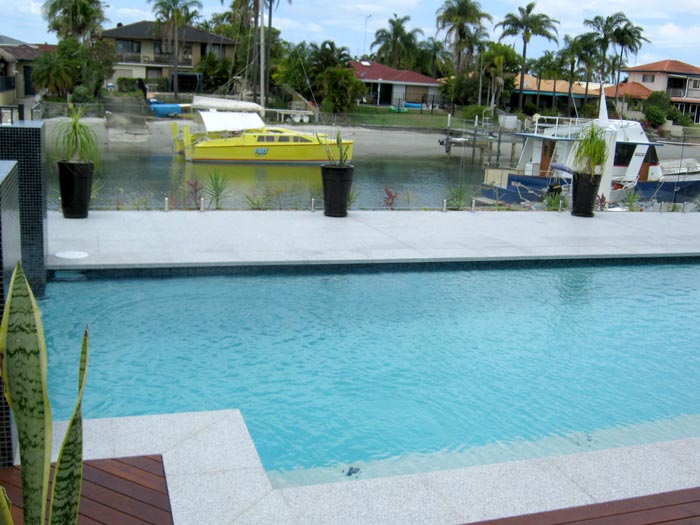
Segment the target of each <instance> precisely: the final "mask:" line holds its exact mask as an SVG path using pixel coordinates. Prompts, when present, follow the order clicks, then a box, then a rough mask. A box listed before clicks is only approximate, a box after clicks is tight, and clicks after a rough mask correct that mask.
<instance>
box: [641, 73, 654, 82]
mask: <svg viewBox="0 0 700 525" xmlns="http://www.w3.org/2000/svg"><path fill="white" fill-rule="evenodd" d="M642 82H649V83H652V82H654V75H650V74H646V75H642Z"/></svg>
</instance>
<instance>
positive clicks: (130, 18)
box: [107, 7, 153, 24]
mask: <svg viewBox="0 0 700 525" xmlns="http://www.w3.org/2000/svg"><path fill="white" fill-rule="evenodd" d="M112 11H113V13H114V14H111V13H109V12H108V13H107V16H108V17H109V18H110V19H111V20H112V21H113V22H114V23H115V24H116V23H117V22H122V23H124V21H127V22H129V23H130V22H138V21H141V20H152V19H153V12H152V11H145V10H143V9H133V8H130V7H120V8H118V9H113V10H112Z"/></svg>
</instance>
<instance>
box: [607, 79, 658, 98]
mask: <svg viewBox="0 0 700 525" xmlns="http://www.w3.org/2000/svg"><path fill="white" fill-rule="evenodd" d="M651 93H652V91H651V89H649V88H648V87H646V86H643V85H642V84H640V83H639V82H623V83H621V84H620V87H619V88H618V90H617V95H618V96H619V97H624V96H629V97H630V98H636V99H641V100H646V98H647V97H648V96H649V95H651ZM605 96H606V97H608V98H611V97H614V96H615V86H608V87H606V88H605Z"/></svg>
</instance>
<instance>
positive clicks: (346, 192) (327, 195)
mask: <svg viewBox="0 0 700 525" xmlns="http://www.w3.org/2000/svg"><path fill="white" fill-rule="evenodd" d="M354 169H355V168H354V166H352V165H346V166H343V167H339V166H331V165H330V164H323V165H322V166H321V177H322V179H323V214H324V215H327V216H328V217H345V216H346V215H347V214H348V202H349V200H350V187H351V186H352V173H353V171H354Z"/></svg>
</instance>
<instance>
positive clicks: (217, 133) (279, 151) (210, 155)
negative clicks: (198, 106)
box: [173, 111, 354, 163]
mask: <svg viewBox="0 0 700 525" xmlns="http://www.w3.org/2000/svg"><path fill="white" fill-rule="evenodd" d="M195 120H196V121H197V122H199V123H200V124H201V125H202V126H203V128H204V131H203V132H202V133H197V134H193V133H192V131H191V130H190V127H189V126H187V125H185V126H184V127H183V128H182V132H181V133H180V132H179V130H178V129H177V125H176V124H175V123H173V141H174V144H175V151H176V152H178V153H182V154H184V156H185V159H186V160H189V161H193V162H280V163H297V162H298V163H304V162H306V163H322V162H328V150H330V154H331V155H332V157H333V158H335V159H337V158H338V157H339V151H338V145H337V144H336V141H335V140H334V139H329V138H328V136H327V135H325V134H312V133H303V132H299V131H293V130H290V129H286V128H278V127H269V128H268V127H266V126H265V123H264V122H263V121H262V119H261V118H260V115H258V114H257V113H235V112H219V111H200V112H198V113H197V114H196V116H195ZM353 145H354V143H353V141H352V140H343V141H342V147H343V149H345V150H346V151H347V160H348V161H351V160H352V151H353Z"/></svg>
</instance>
